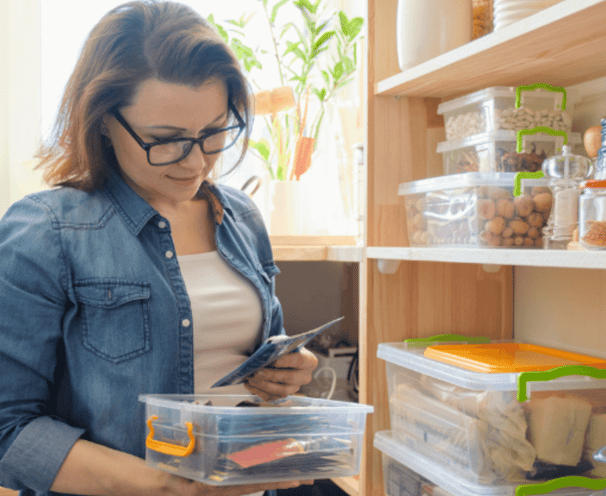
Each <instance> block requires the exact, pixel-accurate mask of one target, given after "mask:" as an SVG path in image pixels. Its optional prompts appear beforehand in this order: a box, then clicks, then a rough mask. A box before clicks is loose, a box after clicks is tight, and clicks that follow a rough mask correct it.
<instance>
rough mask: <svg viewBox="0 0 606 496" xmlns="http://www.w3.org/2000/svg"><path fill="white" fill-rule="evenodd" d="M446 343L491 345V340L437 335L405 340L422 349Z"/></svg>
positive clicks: (411, 345)
mask: <svg viewBox="0 0 606 496" xmlns="http://www.w3.org/2000/svg"><path fill="white" fill-rule="evenodd" d="M446 341H453V342H458V341H464V342H466V343H472V344H486V343H490V338H487V337H485V336H465V335H463V334H436V335H435V336H430V337H428V338H409V339H405V340H404V342H405V343H406V344H407V345H408V346H410V347H411V348H421V347H423V346H430V345H432V344H433V343H443V342H446Z"/></svg>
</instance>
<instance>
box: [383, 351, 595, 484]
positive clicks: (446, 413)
mask: <svg viewBox="0 0 606 496" xmlns="http://www.w3.org/2000/svg"><path fill="white" fill-rule="evenodd" d="M382 346H388V345H381V347H382ZM477 346H480V345H477ZM403 351H405V353H413V354H416V355H419V354H422V353H423V350H422V349H421V350H415V351H414V352H411V351H410V350H408V351H406V350H403ZM397 353H399V351H397V350H396V351H394V352H393V354H392V355H391V357H393V356H398V355H397ZM379 356H381V355H379ZM387 356H389V355H387ZM389 360H392V358H389V359H388V361H387V363H386V371H387V376H388V387H389V390H390V391H389V401H390V414H391V428H392V433H393V436H394V438H395V439H397V440H398V441H400V442H401V443H402V445H404V446H406V447H407V448H408V449H410V450H411V451H413V452H415V453H418V454H419V455H422V456H424V457H426V458H427V459H428V460H430V461H431V462H432V463H436V464H438V465H440V466H442V467H444V468H445V469H447V470H449V471H452V473H454V474H456V475H457V477H461V478H463V479H465V480H468V481H471V482H473V483H476V484H484V485H485V484H498V483H501V484H503V483H518V484H520V483H524V482H525V481H526V482H528V481H533V480H545V479H553V478H558V477H564V476H570V475H584V476H590V477H604V476H605V475H606V470H604V468H605V467H606V464H602V463H599V462H597V461H596V460H594V459H593V454H594V453H595V452H596V450H597V449H599V448H600V447H603V446H606V383H602V382H600V380H599V379H589V378H587V377H581V378H576V379H575V380H574V381H573V382H558V381H557V380H556V381H552V382H553V384H551V385H544V386H543V387H544V388H551V389H547V390H543V391H538V390H537V391H534V390H533V392H532V394H531V396H530V400H529V401H527V402H524V403H521V402H519V401H518V399H517V396H516V393H517V391H516V387H515V384H516V382H515V377H516V376H517V374H486V373H478V372H471V371H463V372H461V374H460V375H457V374H458V372H456V371H457V370H460V369H458V367H454V366H452V365H438V366H437V369H438V371H439V374H438V375H439V376H440V378H438V377H432V376H431V375H428V374H426V373H423V371H424V369H423V366H424V365H423V364H424V361H425V362H427V363H429V362H428V360H429V359H427V358H425V357H424V356H422V355H421V359H420V360H421V361H418V362H414V361H413V362H411V363H407V364H406V366H399V365H396V364H395V363H393V361H389ZM415 360H416V359H415ZM600 362H603V361H602V360H600ZM436 363H437V362H436ZM425 366H428V365H425ZM408 367H411V368H408ZM453 371H454V372H453ZM451 372H452V373H453V374H454V375H453V379H456V380H452V381H450V380H444V379H445V378H447V377H448V373H451ZM506 376H511V380H512V381H513V382H512V386H511V387H507V386H506V380H505V377H506ZM473 377H482V380H483V381H484V378H486V377H488V379H485V380H486V381H487V382H486V383H484V385H483V386H482V387H479V386H478V389H476V388H475V387H467V386H462V385H459V384H458V382H461V381H463V382H462V384H463V383H465V382H464V380H463V379H464V378H465V380H468V379H469V378H473ZM469 380H471V379H469ZM508 380H509V379H508ZM491 381H494V384H493V386H494V387H491V386H490V384H491Z"/></svg>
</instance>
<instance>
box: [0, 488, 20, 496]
mask: <svg viewBox="0 0 606 496" xmlns="http://www.w3.org/2000/svg"><path fill="white" fill-rule="evenodd" d="M18 495H19V491H13V490H11V489H5V488H3V487H0V496H18Z"/></svg>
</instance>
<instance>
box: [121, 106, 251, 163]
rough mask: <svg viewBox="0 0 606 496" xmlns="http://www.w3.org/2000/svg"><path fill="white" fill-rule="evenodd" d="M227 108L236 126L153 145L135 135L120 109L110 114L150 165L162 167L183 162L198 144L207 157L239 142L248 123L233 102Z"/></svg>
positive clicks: (165, 140)
mask: <svg viewBox="0 0 606 496" xmlns="http://www.w3.org/2000/svg"><path fill="white" fill-rule="evenodd" d="M227 107H228V108H229V110H230V111H231V112H232V113H233V115H234V117H235V118H236V121H237V122H238V123H237V124H236V125H235V126H229V127H224V128H221V129H214V130H212V131H209V132H207V133H205V134H204V135H203V136H200V137H199V138H167V139H161V140H158V141H155V142H153V143H145V142H144V141H143V140H142V139H141V138H140V137H139V135H138V134H137V133H135V131H134V130H133V128H132V127H130V125H129V124H128V122H126V120H124V117H122V114H120V112H119V111H118V109H112V110H110V114H111V115H113V116H114V117H115V118H116V120H117V121H118V122H119V123H120V124H121V125H122V127H124V129H126V130H127V131H128V133H129V134H130V135H131V136H132V137H133V138H134V139H135V141H136V142H137V143H138V144H139V146H140V147H141V148H143V149H144V150H145V151H146V153H147V161H148V162H149V164H150V165H154V166H161V165H170V164H174V163H175V162H179V161H181V160H183V159H184V158H185V157H187V156H188V155H189V153H190V152H191V151H192V149H193V148H194V145H195V144H196V143H197V144H198V145H199V146H200V150H202V153H205V154H207V155H211V154H213V153H220V152H222V151H223V150H227V149H228V148H230V147H231V146H233V145H234V144H235V143H236V141H238V138H239V137H240V135H241V134H242V131H244V129H245V128H246V123H245V122H244V119H242V117H241V116H240V114H239V113H238V110H237V109H236V107H234V105H233V104H232V103H231V102H229V103H228V105H227Z"/></svg>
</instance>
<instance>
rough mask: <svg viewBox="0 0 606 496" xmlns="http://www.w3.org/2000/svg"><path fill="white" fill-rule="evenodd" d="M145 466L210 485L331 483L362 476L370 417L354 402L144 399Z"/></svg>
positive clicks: (367, 409) (299, 398)
mask: <svg viewBox="0 0 606 496" xmlns="http://www.w3.org/2000/svg"><path fill="white" fill-rule="evenodd" d="M139 399H140V401H142V402H144V403H145V406H146V408H145V410H146V412H145V413H146V419H147V425H148V437H147V440H146V454H145V460H146V463H147V464H148V465H149V466H151V467H154V468H158V469H162V470H165V471H168V472H171V473H174V474H176V475H179V476H181V477H185V478H188V479H193V480H198V481H201V482H203V483H205V484H211V485H220V486H222V485H234V484H252V483H261V482H274V481H284V480H302V479H326V478H332V477H346V476H351V475H355V474H357V473H358V472H359V470H360V457H361V451H360V450H361V446H362V436H363V434H364V426H365V423H366V415H367V414H368V413H370V412H372V410H373V408H372V407H370V406H367V405H361V404H360V405H359V404H354V403H349V402H340V401H332V400H322V399H316V398H308V397H302V396H290V397H288V398H285V399H283V400H276V401H272V402H269V403H263V402H262V401H261V400H260V399H259V398H257V397H256V396H248V395H243V396H237V395H236V396H224V395H143V396H141V397H140V398H139Z"/></svg>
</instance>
